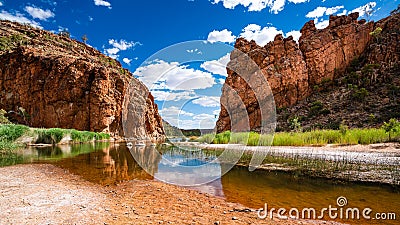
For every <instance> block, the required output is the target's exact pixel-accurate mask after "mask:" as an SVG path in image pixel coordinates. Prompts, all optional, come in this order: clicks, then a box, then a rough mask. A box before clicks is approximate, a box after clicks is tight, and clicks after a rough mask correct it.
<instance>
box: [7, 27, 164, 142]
mask: <svg viewBox="0 0 400 225" xmlns="http://www.w3.org/2000/svg"><path fill="white" fill-rule="evenodd" d="M0 38H1V39H0V42H1V45H0V87H1V91H0V108H3V109H5V110H7V111H17V110H18V108H19V107H22V108H24V109H25V110H26V113H27V114H28V115H29V120H28V123H29V125H30V126H33V127H45V128H50V127H60V128H74V129H78V130H89V131H97V132H108V133H110V134H112V135H115V136H123V135H124V133H123V124H122V118H123V115H122V111H123V108H122V107H123V102H124V96H125V93H126V91H127V87H128V84H129V82H132V83H131V87H132V90H130V91H131V92H132V96H133V97H132V99H130V100H131V101H130V102H129V103H126V104H128V105H129V104H130V106H131V107H132V109H133V110H136V109H137V108H140V109H141V110H138V112H133V114H135V113H136V114H137V115H136V116H135V119H137V120H138V121H139V122H138V124H140V126H141V127H140V128H134V129H138V131H136V132H133V134H134V136H135V137H151V138H160V137H162V136H163V130H162V123H161V117H160V116H159V114H158V109H157V105H155V104H154V101H153V97H152V95H151V94H150V93H149V92H148V90H147V88H146V87H145V86H144V85H143V84H142V83H141V82H140V81H138V80H137V79H135V78H133V77H132V74H131V73H130V72H128V71H127V70H125V69H123V68H122V67H121V65H120V64H119V63H118V62H117V61H115V60H113V59H111V58H109V57H107V56H104V55H103V54H101V53H100V52H99V51H97V50H95V49H93V48H91V47H88V46H87V45H85V44H83V43H80V42H77V41H74V40H71V39H69V38H67V37H63V36H59V35H55V34H52V33H50V32H47V31H43V30H38V29H35V28H32V27H29V26H24V25H19V24H17V23H11V22H5V21H1V22H0ZM139 114H140V115H139Z"/></svg>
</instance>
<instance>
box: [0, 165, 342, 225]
mask: <svg viewBox="0 0 400 225" xmlns="http://www.w3.org/2000/svg"><path fill="white" fill-rule="evenodd" d="M0 196H1V200H0V224H337V223H334V222H323V221H278V220H276V219H274V221H271V220H261V219H258V218H257V215H256V213H255V212H254V211H249V210H248V209H246V208H244V207H243V206H241V205H238V204H233V203H228V202H226V201H225V200H223V199H221V198H216V197H212V196H209V195H206V194H201V193H198V192H197V191H194V190H188V189H184V188H181V187H176V186H173V185H169V184H165V183H161V182H158V181H130V182H125V183H122V184H120V185H117V186H105V187H103V186H99V185H96V184H92V183H90V182H88V181H85V180H82V179H81V178H80V177H78V176H75V175H72V174H70V173H69V172H68V171H64V170H63V169H60V168H58V167H55V166H52V165H18V166H11V167H4V168H0Z"/></svg>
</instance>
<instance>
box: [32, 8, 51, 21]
mask: <svg viewBox="0 0 400 225" xmlns="http://www.w3.org/2000/svg"><path fill="white" fill-rule="evenodd" d="M25 11H26V12H27V13H29V15H31V16H32V17H33V18H35V19H39V20H47V19H48V18H52V17H54V16H55V15H54V13H53V12H52V11H50V10H49V9H46V10H43V9H41V8H38V7H35V6H26V7H25Z"/></svg>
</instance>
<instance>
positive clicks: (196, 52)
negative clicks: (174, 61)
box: [186, 48, 203, 55]
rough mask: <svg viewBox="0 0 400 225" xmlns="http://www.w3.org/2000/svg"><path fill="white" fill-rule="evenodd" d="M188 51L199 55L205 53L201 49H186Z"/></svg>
mask: <svg viewBox="0 0 400 225" xmlns="http://www.w3.org/2000/svg"><path fill="white" fill-rule="evenodd" d="M186 52H187V53H194V54H198V55H201V54H203V53H202V52H201V51H200V50H199V49H197V48H196V49H188V50H186Z"/></svg>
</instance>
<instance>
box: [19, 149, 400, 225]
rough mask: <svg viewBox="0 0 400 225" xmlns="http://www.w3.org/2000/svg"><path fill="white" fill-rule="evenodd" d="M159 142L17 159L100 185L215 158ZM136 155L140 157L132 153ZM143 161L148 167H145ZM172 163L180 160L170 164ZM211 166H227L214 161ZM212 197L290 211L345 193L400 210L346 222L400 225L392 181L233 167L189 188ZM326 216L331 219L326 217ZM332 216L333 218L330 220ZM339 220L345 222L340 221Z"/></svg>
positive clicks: (378, 207) (351, 200)
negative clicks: (159, 149)
mask: <svg viewBox="0 0 400 225" xmlns="http://www.w3.org/2000/svg"><path fill="white" fill-rule="evenodd" d="M153 150H154V146H143V147H135V146H133V148H131V149H128V148H127V147H126V145H125V144H123V143H121V144H113V143H96V144H81V145H65V146H61V147H45V148H27V149H24V150H23V151H22V156H21V157H20V158H18V160H16V161H15V162H18V163H43V162H45V163H51V164H54V165H56V166H59V167H61V168H64V169H66V170H69V171H70V172H71V173H74V174H77V175H79V176H81V177H82V178H84V179H86V180H88V181H91V182H94V183H98V184H101V185H110V184H115V183H118V182H121V181H128V180H135V179H138V180H151V179H155V178H162V180H163V178H165V177H171V176H172V177H177V178H179V179H193V177H190V178H188V174H187V171H183V170H181V171H180V170H179V168H180V167H176V166H173V165H183V166H196V165H203V164H205V163H209V162H210V161H212V160H213V159H214V158H215V157H216V156H215V155H212V153H210V152H207V153H206V152H202V151H193V152H191V151H189V152H188V151H182V150H179V149H177V148H173V149H170V150H167V151H164V152H163V153H162V156H160V155H159V154H155V151H153ZM133 155H134V156H135V157H133ZM138 162H139V164H140V165H145V168H146V171H145V170H144V169H142V167H141V166H140V165H139V164H138ZM166 162H173V163H175V164H171V163H166ZM210 165H211V167H210V170H213V171H215V170H216V169H218V168H222V167H224V165H219V164H215V163H211V164H210ZM189 188H193V189H196V190H199V191H202V192H206V193H209V194H211V195H215V196H220V197H224V198H225V199H226V200H227V201H230V202H237V203H241V204H243V205H245V206H247V207H251V208H256V209H258V208H262V207H264V206H265V203H267V204H268V208H269V209H270V208H272V207H274V208H280V207H283V208H285V209H287V210H289V209H291V208H297V209H299V210H300V211H301V210H302V209H303V208H310V207H312V208H315V209H316V210H317V212H318V211H319V210H321V209H322V208H326V207H329V205H331V206H332V207H336V206H337V203H336V200H337V198H338V197H339V196H344V197H346V198H347V200H348V205H347V206H345V207H344V209H346V207H352V208H353V207H357V208H359V209H360V210H361V211H362V210H363V209H364V208H366V207H369V208H371V209H372V210H373V213H372V214H371V215H374V213H376V212H380V213H387V212H395V213H397V215H396V216H397V217H398V218H397V220H396V221H377V220H370V221H366V220H344V221H343V222H346V223H349V224H400V218H399V217H400V193H399V191H398V189H394V188H393V187H391V186H388V185H378V184H360V183H340V182H334V181H330V180H327V179H319V178H309V177H303V176H297V175H296V174H290V173H285V172H276V171H262V170H256V171H254V172H249V171H248V169H247V168H244V167H233V169H232V170H230V171H229V172H228V173H226V174H225V175H223V176H222V178H220V179H216V180H215V181H213V182H211V183H208V184H204V185H201V186H197V187H189ZM325 218H326V217H325ZM326 219H328V218H326ZM338 221H340V220H338Z"/></svg>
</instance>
